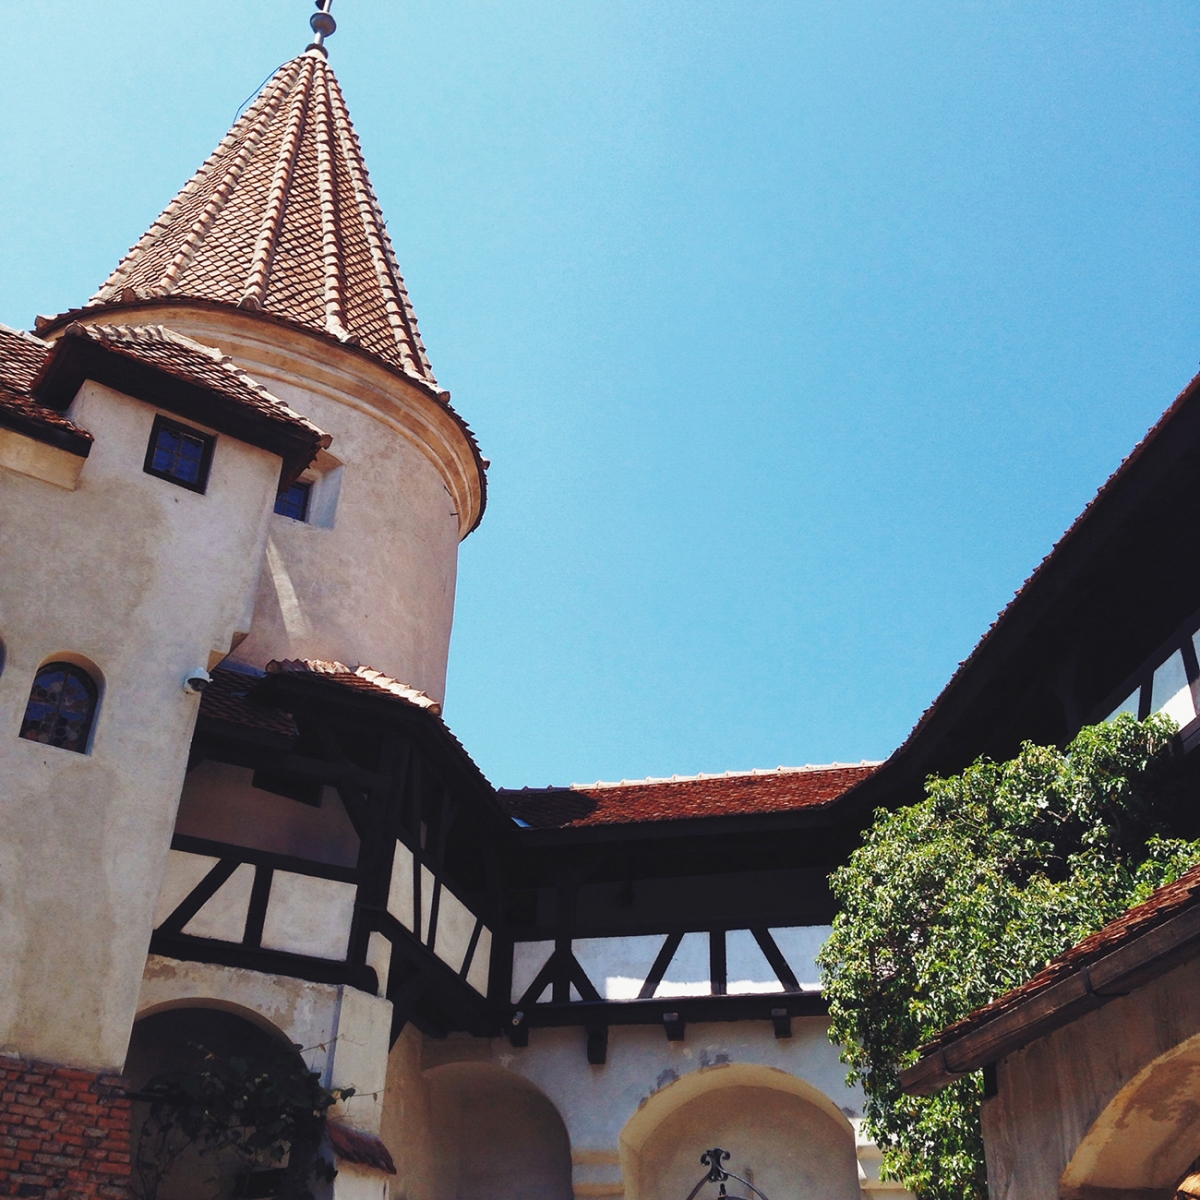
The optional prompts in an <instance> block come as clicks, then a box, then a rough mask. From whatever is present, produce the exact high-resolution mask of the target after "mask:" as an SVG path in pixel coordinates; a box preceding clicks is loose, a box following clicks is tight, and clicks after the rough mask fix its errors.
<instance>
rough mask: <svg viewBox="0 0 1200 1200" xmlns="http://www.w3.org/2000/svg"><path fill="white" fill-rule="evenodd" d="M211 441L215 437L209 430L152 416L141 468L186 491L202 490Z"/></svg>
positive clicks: (206, 483)
mask: <svg viewBox="0 0 1200 1200" xmlns="http://www.w3.org/2000/svg"><path fill="white" fill-rule="evenodd" d="M215 442H216V438H214V437H212V436H211V435H210V434H207V433H201V432H200V431H199V430H198V429H192V428H190V427H189V426H187V425H179V424H177V423H176V422H175V421H170V420H168V419H167V418H166V417H162V416H159V417H155V418H154V428H153V429H152V430H151V432H150V445H149V447H147V449H146V462H145V464H144V465H143V470H144V471H145V472H146V474H147V475H156V476H158V478H159V479H166V480H169V481H170V482H171V483H177V484H179V486H180V487H185V488H187V489H188V490H189V491H193V492H203V491H204V489H205V488H206V487H207V486H208V470H209V467H210V466H211V465H212V455H213V445H214V443H215Z"/></svg>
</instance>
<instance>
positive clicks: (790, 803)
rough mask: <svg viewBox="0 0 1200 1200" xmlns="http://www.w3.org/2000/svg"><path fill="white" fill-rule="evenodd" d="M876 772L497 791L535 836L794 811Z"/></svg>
mask: <svg viewBox="0 0 1200 1200" xmlns="http://www.w3.org/2000/svg"><path fill="white" fill-rule="evenodd" d="M878 766H879V764H878V763H858V764H856V765H852V766H851V765H843V764H841V763H833V764H831V765H829V766H822V767H780V768H778V770H773V771H750V772H745V773H734V772H730V773H728V774H725V775H697V776H694V777H690V778H682V779H681V778H675V779H647V780H642V781H640V782H637V783H629V782H625V781H622V782H621V783H596V784H572V785H571V786H570V787H561V788H522V789H521V790H520V791H516V790H506V789H502V790H501V791H500V792H499V799H500V803H501V804H503V805H504V807H505V808H506V809H507V810H508V812H509V814H510V815H511V816H512V817H514V818H516V819H517V820H520V821H523V822H524V823H525V824H527V825H531V826H533V827H535V828H539V829H545V828H551V829H554V828H558V829H561V828H570V827H575V826H583V825H625V824H632V823H640V822H645V821H680V820H684V819H687V818H695V817H726V816H742V815H747V814H757V813H779V812H794V811H796V810H797V809H804V808H817V807H820V806H822V805H825V804H829V803H831V802H832V801H834V800H836V799H838V797H840V796H842V795H843V794H845V793H846V792H848V791H849V790H850V789H851V788H852V787H854V786H855V785H856V784H858V783H861V782H862V781H863V780H864V779H866V778H867V777H868V776H869V775H871V774H872V773H873V772H874V771H875V770H876V769H877V767H878Z"/></svg>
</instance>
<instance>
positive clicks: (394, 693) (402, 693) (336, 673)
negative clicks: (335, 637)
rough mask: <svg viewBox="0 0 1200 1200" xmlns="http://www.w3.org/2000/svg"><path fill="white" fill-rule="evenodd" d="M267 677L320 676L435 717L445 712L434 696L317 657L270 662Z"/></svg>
mask: <svg viewBox="0 0 1200 1200" xmlns="http://www.w3.org/2000/svg"><path fill="white" fill-rule="evenodd" d="M267 674H268V675H317V676H320V677H322V678H324V679H327V680H329V681H330V682H331V683H336V684H339V685H341V686H342V687H346V688H349V689H351V690H352V691H356V692H362V693H364V694H366V695H369V696H377V697H379V696H388V697H391V698H392V699H395V700H402V701H404V703H405V704H411V705H412V706H413V707H414V708H424V709H427V710H428V711H429V712H431V713H433V714H434V715H435V716H437V715H439V714H440V713H441V711H442V706H441V705H440V704H439V703H438V702H437V701H436V700H434V699H433V698H432V697H431V696H428V695H426V694H425V693H424V692H421V691H418V690H417V689H416V688H412V687H409V686H408V684H406V683H401V682H400V681H399V680H398V679H392V678H391V676H389V675H385V674H383V672H382V671H376V670H373V669H372V668H371V667H362V666H360V667H348V666H346V665H345V663H340V662H324V661H322V660H321V659H315V658H285V659H279V660H274V661H272V662H269V663H267Z"/></svg>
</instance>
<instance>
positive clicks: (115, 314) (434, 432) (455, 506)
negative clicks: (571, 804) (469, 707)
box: [88, 303, 483, 702]
mask: <svg viewBox="0 0 1200 1200" xmlns="http://www.w3.org/2000/svg"><path fill="white" fill-rule="evenodd" d="M88 319H89V320H93V321H97V322H102V323H112V324H138V325H145V324H162V325H165V326H167V327H168V328H170V329H173V330H174V331H176V332H177V333H182V334H184V335H186V336H187V337H191V338H194V339H195V340H196V341H198V342H202V343H204V344H206V345H209V346H213V347H215V348H217V349H219V350H221V351H222V352H223V353H225V354H227V355H229V356H230V358H232V359H233V360H234V361H235V362H236V363H237V364H238V365H239V366H241V367H242V368H243V369H244V370H246V371H247V372H248V373H249V374H250V375H251V376H253V377H254V378H255V379H256V380H257V381H258V382H259V383H261V384H262V385H263V386H264V387H266V388H267V389H268V391H270V392H271V393H272V394H274V395H275V396H277V397H278V398H279V399H280V400H283V401H284V402H285V403H287V404H288V405H290V406H291V407H292V408H294V409H295V410H296V411H297V412H300V413H303V414H304V415H305V416H307V417H308V418H309V419H310V420H312V421H314V422H316V424H317V425H319V426H320V427H321V428H322V429H323V430H325V431H326V432H327V433H329V434H331V435H332V437H333V441H332V444H331V445H330V447H329V450H328V452H322V454H321V455H320V456H319V458H318V460H317V462H316V463H314V464H313V467H312V468H311V469H310V470H309V471H308V472H306V473H305V475H304V476H302V479H303V480H305V481H308V482H310V483H311V484H312V487H311V490H310V497H309V519H308V520H306V521H298V520H293V519H291V518H289V517H286V516H282V515H278V514H274V515H272V517H271V519H270V534H269V538H268V543H267V548H266V555H265V561H264V563H263V568H262V574H261V576H260V581H259V588H258V598H257V602H256V605H255V610H254V618H253V622H252V625H251V628H250V629H249V630H248V631H246V632H247V634H248V636H247V637H246V638H245V640H244V641H242V642H241V643H240V644H239V645H237V646H236V648H235V649H234V650H233V652H232V654H231V656H230V659H231V661H233V662H241V663H245V664H248V665H251V666H254V667H259V668H261V667H262V666H264V665H265V664H266V663H267V662H269V661H270V660H271V659H283V658H308V659H326V660H330V659H333V660H338V661H340V662H344V663H347V664H349V665H352V666H354V665H359V664H363V665H367V666H371V667H374V668H375V669H376V670H379V671H382V672H384V673H385V674H387V675H391V676H393V677H394V678H397V679H399V680H402V681H403V682H404V683H406V684H408V685H410V686H411V687H414V688H419V689H420V690H422V691H424V692H426V693H428V694H429V695H430V696H432V697H433V698H434V699H436V700H438V701H439V702H441V701H442V700H443V698H444V694H445V686H446V664H447V658H448V655H449V648H450V631H451V625H452V622H453V615H454V591H455V581H456V575H457V565H458V543H459V541H460V540H461V539H462V538H463V537H465V536H466V534H467V533H469V532H470V530H471V529H472V528H473V527H474V525H475V524H476V522H477V521H478V518H479V513H480V510H481V508H482V499H483V496H482V479H481V470H480V465H479V461H478V459H477V457H476V453H475V451H474V449H473V448H472V445H471V443H470V441H469V440H468V436H467V434H466V433H465V431H464V430H463V428H462V426H461V424H460V423H459V422H458V421H457V419H456V418H455V417H454V416H453V415H452V414H451V413H450V412H449V411H448V410H447V408H446V406H445V405H444V404H443V403H442V402H441V401H439V400H437V399H435V398H433V397H432V396H430V395H428V394H427V393H426V392H425V391H424V390H423V389H421V388H419V387H417V386H415V385H411V384H408V383H407V382H405V381H404V380H403V379H402V378H400V377H398V376H397V375H396V374H395V373H394V372H392V371H389V370H388V369H386V368H384V367H382V366H379V365H377V364H376V363H375V362H374V361H372V360H371V359H370V358H368V357H367V356H366V355H364V354H361V353H359V352H357V351H355V350H353V349H350V348H343V347H341V346H338V345H336V344H333V343H331V342H328V341H326V340H325V339H322V338H317V337H313V336H311V335H308V334H305V333H304V332H303V331H300V330H296V329H294V328H291V327H289V326H287V325H285V324H283V323H281V322H277V321H272V320H270V319H264V318H262V317H257V316H255V315H254V314H251V313H244V314H243V313H240V312H237V311H230V310H223V309H216V308H209V307H207V306H205V307H195V306H192V305H176V304H169V303H166V304H162V305H154V306H144V305H139V306H137V308H136V310H133V311H131V310H130V309H129V308H124V307H122V308H118V309H113V310H110V311H109V312H100V313H94V314H89V315H88Z"/></svg>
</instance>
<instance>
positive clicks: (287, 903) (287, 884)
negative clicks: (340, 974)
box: [262, 871, 356, 959]
mask: <svg viewBox="0 0 1200 1200" xmlns="http://www.w3.org/2000/svg"><path fill="white" fill-rule="evenodd" d="M355 892H356V888H355V886H354V884H352V883H343V882H342V881H341V880H340V879H317V878H314V877H313V876H311V875H297V874H295V873H294V872H292V871H276V872H275V877H274V879H272V881H271V898H270V900H268V902H267V919H266V921H265V922H264V923H263V937H262V944H263V945H264V946H265V947H266V948H267V949H268V950H287V951H290V952H291V953H292V954H309V955H312V956H313V957H314V958H332V959H344V958H345V957H346V947H347V945H348V943H349V940H350V921H351V919H352V918H353V916H354V896H355Z"/></svg>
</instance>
